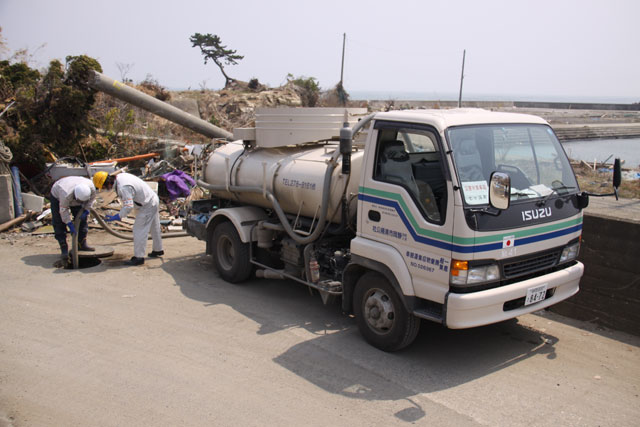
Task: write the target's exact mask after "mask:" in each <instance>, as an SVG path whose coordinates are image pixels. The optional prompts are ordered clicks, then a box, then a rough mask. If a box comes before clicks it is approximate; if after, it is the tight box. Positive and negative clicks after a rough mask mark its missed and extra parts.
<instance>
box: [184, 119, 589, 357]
mask: <svg viewBox="0 0 640 427" xmlns="http://www.w3.org/2000/svg"><path fill="white" fill-rule="evenodd" d="M363 113H364V111H362V110H344V109H343V110H340V109H338V110H322V109H258V111H257V113H256V126H255V128H251V129H236V130H235V132H234V137H235V139H237V141H234V142H229V143H227V144H226V145H224V146H221V147H219V148H217V149H215V150H214V151H213V152H212V153H210V154H209V155H208V158H206V160H205V163H204V167H203V170H204V174H203V176H202V177H201V179H200V180H199V181H198V183H199V185H201V186H202V187H204V188H207V189H209V190H210V191H211V194H212V195H213V197H214V198H213V199H211V200H208V201H202V202H197V203H196V204H194V209H196V211H198V213H199V214H200V216H196V217H191V218H189V219H188V220H187V221H186V230H187V232H188V233H190V234H192V235H194V236H197V237H198V238H200V239H202V240H206V242H207V253H209V254H211V255H212V256H213V261H214V264H215V266H216V268H217V270H218V272H219V273H220V275H221V277H222V278H223V279H225V280H227V281H229V282H234V283H235V282H240V281H243V280H246V279H248V278H249V277H251V275H252V274H253V272H254V270H255V273H256V274H257V276H258V277H266V278H287V279H292V280H295V281H297V282H300V283H303V284H305V285H307V286H309V287H311V288H314V289H316V290H318V291H319V293H320V295H321V296H322V298H323V301H324V302H325V303H327V302H329V301H330V300H332V299H333V298H334V297H336V296H339V297H341V304H342V309H343V311H344V312H346V313H352V314H354V315H355V317H356V319H357V323H358V326H359V329H360V332H361V333H362V335H363V336H364V337H365V339H366V340H367V341H368V342H369V343H371V344H372V345H374V346H375V347H378V348H380V349H382V350H386V351H394V350H399V349H401V348H403V347H405V346H407V345H409V344H410V343H411V342H412V341H413V340H414V339H415V337H416V335H417V333H418V329H419V326H420V319H427V320H430V321H434V322H437V323H441V324H443V325H444V326H446V327H448V328H471V327H476V326H481V325H486V324H490V323H495V322H500V321H503V320H506V319H510V318H514V317H517V316H519V315H521V314H525V313H530V312H532V311H536V310H540V309H542V308H545V307H548V306H550V305H553V304H556V303H558V302H560V301H562V300H565V299H567V298H569V297H570V296H572V295H573V294H575V293H576V292H578V289H579V281H580V277H581V276H582V273H583V265H582V264H581V263H580V262H578V261H577V260H576V258H577V256H578V251H579V248H580V236H581V229H582V209H583V208H585V207H586V206H587V204H588V194H586V193H581V192H579V188H578V183H577V181H576V178H575V176H574V174H573V171H572V169H571V166H570V164H569V161H568V159H567V156H566V154H565V152H564V150H563V149H562V146H561V145H560V143H559V142H558V140H557V138H556V136H555V135H554V133H553V131H552V129H551V127H550V126H549V125H548V123H546V122H545V121H544V120H543V119H541V118H538V117H535V116H530V115H523V114H510V113H496V112H489V111H484V110H479V109H455V110H431V111H428V110H423V111H393V112H384V113H375V114H371V115H368V116H366V117H361V118H360V120H359V121H358V118H357V116H358V115H359V114H363ZM341 122H342V125H341ZM203 214H204V216H202V215H203ZM196 218H198V220H196ZM205 219H206V220H205Z"/></svg>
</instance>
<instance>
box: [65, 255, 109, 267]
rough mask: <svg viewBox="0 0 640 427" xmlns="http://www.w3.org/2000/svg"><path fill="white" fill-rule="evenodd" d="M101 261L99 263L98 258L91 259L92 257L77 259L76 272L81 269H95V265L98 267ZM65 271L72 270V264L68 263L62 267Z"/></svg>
mask: <svg viewBox="0 0 640 427" xmlns="http://www.w3.org/2000/svg"><path fill="white" fill-rule="evenodd" d="M101 262H102V261H100V258H93V257H89V258H79V259H78V270H79V269H81V268H90V267H95V266H97V265H100V263H101ZM64 269H65V270H73V262H69V263H67V264H66V265H65V266H64Z"/></svg>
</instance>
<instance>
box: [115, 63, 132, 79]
mask: <svg viewBox="0 0 640 427" xmlns="http://www.w3.org/2000/svg"><path fill="white" fill-rule="evenodd" d="M134 65H135V64H133V63H131V64H125V63H124V62H116V67H118V71H120V80H122V81H123V82H125V83H126V82H127V80H128V78H127V76H128V75H129V72H130V71H131V69H132V68H133V66H134Z"/></svg>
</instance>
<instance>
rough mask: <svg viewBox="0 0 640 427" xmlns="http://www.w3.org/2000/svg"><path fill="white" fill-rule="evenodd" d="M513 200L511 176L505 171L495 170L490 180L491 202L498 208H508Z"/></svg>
mask: <svg viewBox="0 0 640 427" xmlns="http://www.w3.org/2000/svg"><path fill="white" fill-rule="evenodd" d="M510 201H511V178H509V175H507V174H506V173H504V172H493V173H492V174H491V179H490V181H489V204H490V205H491V206H493V207H494V208H496V209H502V210H504V209H508V208H509V203H510Z"/></svg>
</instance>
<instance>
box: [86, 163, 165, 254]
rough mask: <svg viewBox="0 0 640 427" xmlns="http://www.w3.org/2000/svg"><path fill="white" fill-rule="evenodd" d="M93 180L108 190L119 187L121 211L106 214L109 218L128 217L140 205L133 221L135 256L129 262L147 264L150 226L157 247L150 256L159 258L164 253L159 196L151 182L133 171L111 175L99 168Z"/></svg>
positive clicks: (113, 219) (108, 219)
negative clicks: (132, 172)
mask: <svg viewBox="0 0 640 427" xmlns="http://www.w3.org/2000/svg"><path fill="white" fill-rule="evenodd" d="M93 183H94V184H95V186H96V188H98V189H99V190H101V189H102V188H103V187H104V188H106V189H107V190H111V189H112V188H114V187H115V190H116V192H117V193H118V196H119V197H120V201H121V202H122V209H121V210H120V212H118V213H117V214H115V215H107V216H106V217H105V220H106V221H107V222H110V221H119V220H120V219H122V218H126V216H127V215H128V214H129V212H131V210H132V209H133V208H134V207H136V208H137V209H138V212H137V214H136V221H135V223H134V224H133V257H132V258H131V259H130V260H129V261H128V262H127V263H126V264H128V265H141V264H144V254H145V252H146V248H147V238H148V236H149V230H151V238H152V239H153V247H152V251H151V253H149V256H150V257H153V258H156V257H159V256H162V255H164V251H163V250H162V235H161V233H160V215H159V214H158V204H159V199H158V195H157V194H156V193H155V192H154V191H153V190H152V189H151V188H150V187H149V186H148V185H147V183H146V182H144V181H143V180H141V179H140V178H138V177H137V176H135V175H131V174H129V173H119V174H117V175H109V174H108V173H107V172H104V171H99V172H96V173H95V175H93Z"/></svg>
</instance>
